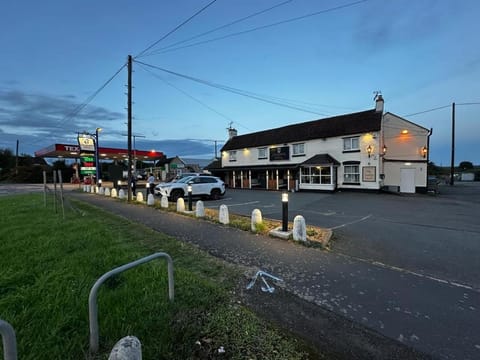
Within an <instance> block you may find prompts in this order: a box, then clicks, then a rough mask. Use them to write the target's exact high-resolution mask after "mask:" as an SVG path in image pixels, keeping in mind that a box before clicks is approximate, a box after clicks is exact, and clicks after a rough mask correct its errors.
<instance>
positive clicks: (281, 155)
mask: <svg viewBox="0 0 480 360" xmlns="http://www.w3.org/2000/svg"><path fill="white" fill-rule="evenodd" d="M279 160H290V147H289V146H280V147H275V148H270V161H279Z"/></svg>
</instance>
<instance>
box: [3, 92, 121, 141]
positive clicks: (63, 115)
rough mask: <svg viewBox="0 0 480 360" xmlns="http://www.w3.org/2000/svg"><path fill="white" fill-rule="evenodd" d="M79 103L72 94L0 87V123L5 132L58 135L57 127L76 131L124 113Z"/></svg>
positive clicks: (116, 118) (118, 116)
mask: <svg viewBox="0 0 480 360" xmlns="http://www.w3.org/2000/svg"><path fill="white" fill-rule="evenodd" d="M80 106H81V104H80V103H78V102H76V101H75V96H73V95H62V96H51V95H45V94H38V93H37V94H29V93H26V92H23V91H20V90H13V89H9V90H0V126H2V127H3V128H4V129H5V131H6V132H9V131H11V132H14V133H17V134H18V133H19V132H20V133H29V134H43V135H45V134H47V133H52V134H58V132H59V130H63V131H68V132H72V133H74V132H77V131H81V129H83V128H85V127H86V126H87V127H88V126H90V125H91V126H92V127H95V126H98V125H97V124H98V123H99V122H101V123H104V122H108V121H113V120H118V119H120V118H122V117H123V116H124V115H123V114H121V113H118V112H113V111H110V110H108V109H106V108H104V107H99V106H95V105H88V106H86V107H85V108H83V109H82V110H81V111H79V112H78V111H77V110H78V109H79V108H80Z"/></svg>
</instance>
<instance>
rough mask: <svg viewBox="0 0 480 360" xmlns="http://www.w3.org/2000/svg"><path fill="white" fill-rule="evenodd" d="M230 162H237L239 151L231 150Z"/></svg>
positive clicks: (229, 154)
mask: <svg viewBox="0 0 480 360" xmlns="http://www.w3.org/2000/svg"><path fill="white" fill-rule="evenodd" d="M228 161H237V150H230V151H229V152H228Z"/></svg>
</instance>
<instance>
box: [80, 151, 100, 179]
mask: <svg viewBox="0 0 480 360" xmlns="http://www.w3.org/2000/svg"><path fill="white" fill-rule="evenodd" d="M96 172H97V168H96V167H95V156H93V155H85V154H82V155H81V156H80V174H81V175H92V174H96Z"/></svg>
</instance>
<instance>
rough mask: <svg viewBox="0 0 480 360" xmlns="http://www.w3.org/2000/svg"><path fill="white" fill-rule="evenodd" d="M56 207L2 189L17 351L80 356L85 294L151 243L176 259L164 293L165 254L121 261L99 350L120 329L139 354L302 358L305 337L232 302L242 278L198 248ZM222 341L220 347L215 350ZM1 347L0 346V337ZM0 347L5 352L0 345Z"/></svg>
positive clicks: (1, 233) (0, 311)
mask: <svg viewBox="0 0 480 360" xmlns="http://www.w3.org/2000/svg"><path fill="white" fill-rule="evenodd" d="M73 205H74V207H75V208H76V209H77V210H78V211H75V210H73V209H72V208H68V207H67V211H66V216H65V219H63V218H62V215H61V211H60V212H59V213H58V214H55V212H54V211H53V205H52V199H49V203H48V206H47V207H44V203H43V195H40V194H32V195H18V196H7V197H0V259H1V264H0V265H1V266H0V319H2V320H5V321H8V322H9V323H10V324H11V325H12V326H13V327H14V329H15V332H16V337H17V348H18V356H19V359H20V360H25V359H35V360H41V359H48V360H51V359H87V358H90V356H89V354H88V345H89V343H88V342H89V325H88V295H89V292H90V288H91V287H92V285H93V284H94V282H95V281H96V279H98V278H99V277H100V276H101V275H102V274H103V273H105V272H107V271H109V270H111V269H113V268H115V267H117V266H120V265H123V264H126V263H128V262H131V261H133V260H137V259H139V258H141V257H143V256H147V255H150V254H152V253H154V252H166V253H168V254H169V255H170V256H171V257H172V258H173V261H174V273H175V275H174V277H175V301H174V302H173V303H171V302H170V301H169V300H168V281H167V266H166V262H165V260H163V259H160V260H154V261H153V262H150V263H148V264H144V265H140V266H139V267H137V268H134V269H131V270H128V271H126V272H124V273H123V274H121V275H118V276H116V277H115V278H113V279H110V280H109V281H107V283H106V284H104V285H103V286H102V288H101V290H100V292H99V297H98V309H99V325H100V348H101V352H100V355H99V356H98V357H97V358H99V359H106V358H107V356H108V353H109V352H110V350H111V348H112V347H113V345H114V344H115V343H116V342H117V341H118V340H119V339H120V338H122V337H123V336H126V335H135V336H137V337H138V338H139V339H140V340H141V342H142V350H143V358H144V359H308V358H309V355H308V354H307V352H306V351H305V350H304V349H305V347H304V344H303V343H302V342H301V341H298V340H296V339H294V338H292V337H291V336H290V335H285V334H284V333H282V332H281V331H279V330H277V329H275V328H274V327H272V326H270V325H269V324H267V323H266V322H264V321H263V320H262V319H260V318H258V317H256V316H255V314H254V313H252V312H251V311H249V309H248V308H246V307H244V306H243V305H242V304H241V303H239V302H238V301H237V300H238V299H237V298H236V297H235V291H236V288H237V286H238V284H240V283H242V284H243V283H245V278H244V277H243V274H242V272H241V271H240V270H238V269H236V268H234V267H232V266H228V265H226V264H224V263H223V262H220V261H218V260H217V259H215V258H212V257H210V256H208V255H207V254H205V253H203V252H201V251H199V250H197V249H196V248H194V247H192V246H190V245H188V244H184V243H182V242H179V241H177V240H175V239H174V238H171V237H168V236H166V235H163V234H160V233H157V232H154V231H152V230H151V229H148V228H146V227H143V226H140V225H137V224H135V223H130V222H128V221H126V220H125V219H122V218H119V217H115V216H113V215H111V214H109V213H105V212H103V211H101V210H99V209H97V208H94V207H91V206H89V205H87V204H85V203H81V202H78V203H77V202H75V203H74V204H73ZM220 347H223V349H224V350H225V353H219V352H218V349H219V348H220ZM0 349H1V345H0ZM1 350H2V352H1V353H0V356H3V355H2V354H3V349H1Z"/></svg>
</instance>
